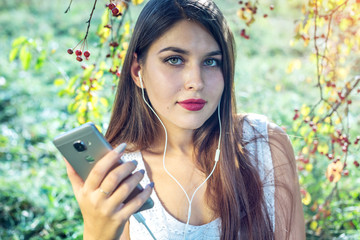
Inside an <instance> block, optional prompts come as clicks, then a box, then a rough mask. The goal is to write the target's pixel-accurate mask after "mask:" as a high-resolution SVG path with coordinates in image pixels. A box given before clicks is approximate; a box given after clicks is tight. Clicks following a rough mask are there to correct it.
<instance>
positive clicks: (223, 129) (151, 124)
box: [67, 0, 305, 240]
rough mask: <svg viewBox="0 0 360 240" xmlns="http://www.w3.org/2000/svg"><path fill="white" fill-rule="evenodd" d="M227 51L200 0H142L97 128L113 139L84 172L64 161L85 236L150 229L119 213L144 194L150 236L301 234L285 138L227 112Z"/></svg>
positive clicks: (139, 234) (133, 235)
mask: <svg viewBox="0 0 360 240" xmlns="http://www.w3.org/2000/svg"><path fill="white" fill-rule="evenodd" d="M234 62H235V57H234V40H233V36H232V33H231V31H230V30H229V28H228V26H227V24H226V21H225V19H224V17H223V15H222V13H221V12H220V10H219V9H218V8H217V6H216V5H215V4H214V3H213V2H212V1H211V0H150V1H149V2H148V3H147V4H146V6H145V7H144V9H143V10H142V12H141V14H140V16H139V18H138V21H137V23H136V26H135V29H134V33H133V36H132V39H131V42H130V45H129V49H128V52H127V55H126V59H125V62H124V65H123V68H122V74H121V79H120V81H119V84H118V89H117V94H116V100H115V103H114V107H113V112H112V117H111V121H110V125H109V128H108V131H107V133H106V137H107V139H108V140H109V142H110V143H111V144H112V145H113V146H114V147H117V148H115V150H114V151H112V152H111V153H109V154H108V155H106V156H105V157H104V158H103V159H101V160H100V161H99V162H98V164H96V166H95V167H94V168H93V171H92V172H91V173H90V175H89V177H88V178H87V180H86V181H85V182H83V181H82V180H81V178H80V177H79V176H78V175H77V174H76V172H75V171H74V170H73V169H72V168H71V166H70V165H68V164H67V168H68V175H69V178H70V180H71V183H72V185H73V189H74V192H75V196H76V198H77V201H78V202H79V205H80V209H81V212H82V214H83V218H84V239H104V240H105V239H119V238H121V239H152V237H151V235H150V234H149V233H148V231H147V230H146V228H145V227H144V226H143V225H141V224H139V223H138V222H137V221H135V220H134V219H133V217H130V216H131V215H132V214H133V213H135V212H136V211H137V210H138V209H139V208H140V207H141V206H142V205H143V203H144V202H145V201H146V200H147V199H148V198H149V197H150V195H151V198H152V199H153V200H154V207H153V208H151V209H149V210H145V211H143V212H142V215H143V216H144V217H145V219H146V223H147V225H148V227H149V229H150V230H151V231H152V233H153V235H154V236H155V237H156V239H223V240H225V239H226V240H234V239H255V240H258V239H305V230H304V219H303V213H302V205H301V200H300V194H299V184H298V180H297V173H296V167H295V160H294V154H293V150H292V147H291V144H290V141H289V139H288V137H287V135H286V134H285V133H284V132H283V131H282V130H281V128H279V127H277V126H276V125H274V124H271V123H269V122H268V121H267V120H266V119H265V118H264V117H262V116H258V115H253V114H249V115H237V114H236V106H235V94H234ZM123 142H126V143H127V150H126V151H125V153H123V152H122V150H123V148H124V145H123V144H121V143H123ZM120 158H122V159H123V160H127V162H126V163H124V164H122V165H120V166H118V165H117V162H118V161H119V159H120ZM131 160H135V161H131ZM135 169H137V171H135V172H134V173H133V174H131V173H132V172H133V171H134V170H135ZM144 170H146V171H144ZM139 182H140V183H142V184H143V186H146V187H145V189H144V191H143V192H142V193H140V194H138V195H137V196H136V197H135V198H133V199H132V200H131V201H129V202H127V203H126V204H124V203H123V202H124V200H125V199H126V198H127V196H128V195H129V193H130V192H131V191H132V189H134V187H135V186H136V185H137V184H138V183H139ZM153 188H154V190H152V189H153Z"/></svg>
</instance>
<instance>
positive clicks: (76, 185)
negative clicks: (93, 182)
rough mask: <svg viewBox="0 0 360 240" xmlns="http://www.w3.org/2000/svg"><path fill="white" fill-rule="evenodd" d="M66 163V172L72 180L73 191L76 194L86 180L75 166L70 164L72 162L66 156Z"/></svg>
mask: <svg viewBox="0 0 360 240" xmlns="http://www.w3.org/2000/svg"><path fill="white" fill-rule="evenodd" d="M64 161H65V165H66V172H67V175H68V177H69V180H70V182H71V185H72V188H73V191H74V193H75V195H76V194H77V193H78V191H79V190H80V188H81V187H82V186H83V185H84V180H83V179H82V178H81V177H80V176H79V174H77V172H76V171H75V170H74V168H73V167H72V166H71V165H70V163H69V162H68V161H67V160H66V159H65V158H64Z"/></svg>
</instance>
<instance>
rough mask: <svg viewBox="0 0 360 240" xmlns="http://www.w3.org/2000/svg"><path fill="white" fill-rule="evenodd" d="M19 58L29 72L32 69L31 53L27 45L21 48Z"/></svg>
mask: <svg viewBox="0 0 360 240" xmlns="http://www.w3.org/2000/svg"><path fill="white" fill-rule="evenodd" d="M19 58H20V61H21V64H22V67H23V69H24V70H28V69H29V67H30V61H31V53H30V52H29V50H28V47H27V46H26V45H24V46H22V47H21V49H20V54H19Z"/></svg>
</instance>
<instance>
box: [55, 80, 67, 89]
mask: <svg viewBox="0 0 360 240" xmlns="http://www.w3.org/2000/svg"><path fill="white" fill-rule="evenodd" d="M64 84H65V79H63V78H57V79H55V81H54V85H55V86H57V87H58V86H61V85H64Z"/></svg>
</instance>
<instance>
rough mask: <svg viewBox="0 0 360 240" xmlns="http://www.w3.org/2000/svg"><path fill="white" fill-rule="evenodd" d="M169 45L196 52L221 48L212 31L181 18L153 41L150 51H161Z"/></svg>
mask: <svg viewBox="0 0 360 240" xmlns="http://www.w3.org/2000/svg"><path fill="white" fill-rule="evenodd" d="M169 46H176V47H180V48H184V49H185V50H189V51H196V52H209V51H218V50H220V47H219V45H218V44H217V42H216V40H215V39H214V37H213V36H212V35H211V33H210V32H209V31H208V30H207V29H206V28H205V27H204V26H203V25H201V24H200V23H198V22H195V21H191V20H181V21H179V22H177V23H175V24H174V25H173V26H172V27H171V28H170V29H168V30H167V31H166V32H165V33H164V34H162V35H161V36H160V37H159V38H158V39H157V40H155V41H154V42H153V43H152V45H151V46H150V49H149V51H151V52H152V51H159V50H161V49H163V48H166V47H169Z"/></svg>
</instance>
